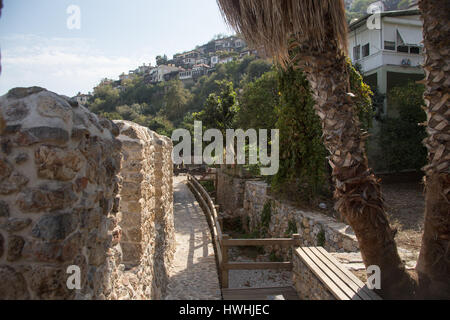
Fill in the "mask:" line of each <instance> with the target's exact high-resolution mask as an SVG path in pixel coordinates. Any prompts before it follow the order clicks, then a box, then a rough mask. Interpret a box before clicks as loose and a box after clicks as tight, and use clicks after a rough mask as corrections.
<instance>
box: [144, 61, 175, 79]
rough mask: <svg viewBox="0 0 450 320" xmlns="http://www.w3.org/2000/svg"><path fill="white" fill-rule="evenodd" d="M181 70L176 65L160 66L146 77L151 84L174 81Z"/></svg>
mask: <svg viewBox="0 0 450 320" xmlns="http://www.w3.org/2000/svg"><path fill="white" fill-rule="evenodd" d="M180 70H182V69H180V68H179V67H176V66H175V65H167V66H166V65H160V66H158V67H156V68H154V69H153V70H151V72H150V74H149V75H148V76H147V77H146V81H147V82H150V83H158V82H163V81H168V80H166V79H169V80H170V79H173V78H174V77H176V76H175V73H176V74H177V75H178V73H179V72H180ZM169 74H170V75H169Z"/></svg>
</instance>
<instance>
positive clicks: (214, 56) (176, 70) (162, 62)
mask: <svg viewBox="0 0 450 320" xmlns="http://www.w3.org/2000/svg"><path fill="white" fill-rule="evenodd" d="M251 55H253V56H257V57H259V56H260V55H263V53H262V50H261V49H260V50H256V49H254V48H250V47H249V46H248V45H247V42H246V41H245V40H244V39H243V38H242V37H240V36H237V35H233V36H229V37H222V38H219V39H213V40H211V41H209V42H208V43H206V44H204V45H202V46H198V47H196V48H195V49H193V50H190V51H185V52H183V53H177V54H175V55H174V56H173V58H172V59H170V60H169V59H168V58H167V56H166V55H163V56H157V57H156V66H152V65H151V63H149V64H145V63H144V64H143V65H142V66H139V67H138V68H136V69H135V70H130V71H128V73H125V72H124V73H122V74H121V75H120V76H119V79H118V80H112V79H107V78H105V79H103V80H102V81H101V83H100V84H101V85H105V84H111V85H113V87H115V88H118V89H121V85H122V81H125V80H132V79H133V78H135V77H136V76H142V77H143V78H144V82H146V83H149V84H155V83H159V82H163V81H170V80H173V79H180V80H181V81H183V82H184V83H189V82H191V83H192V82H195V81H196V80H197V79H198V78H200V77H201V76H203V75H208V74H210V73H212V72H214V71H215V67H216V66H217V65H219V64H222V63H228V62H231V61H234V60H240V59H243V58H244V57H245V56H251ZM90 96H91V94H90V93H89V94H82V93H78V95H76V96H75V97H74V98H75V99H76V100H78V102H79V103H82V104H84V103H86V101H88V99H89V97H90Z"/></svg>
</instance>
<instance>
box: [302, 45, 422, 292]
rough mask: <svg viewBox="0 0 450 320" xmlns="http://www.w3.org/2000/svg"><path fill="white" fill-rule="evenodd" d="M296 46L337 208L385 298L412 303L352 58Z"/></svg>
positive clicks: (409, 282) (333, 49)
mask: <svg viewBox="0 0 450 320" xmlns="http://www.w3.org/2000/svg"><path fill="white" fill-rule="evenodd" d="M293 47H295V50H296V51H297V49H298V53H297V57H296V59H294V63H295V65H296V66H297V67H299V68H301V69H303V71H304V72H305V73H306V75H307V77H308V80H309V82H310V84H311V88H312V91H313V94H314V96H315V100H316V106H315V108H316V113H317V114H318V116H319V117H320V119H321V122H322V129H323V141H324V144H325V147H326V148H327V149H328V151H329V152H330V154H331V155H330V157H329V163H330V165H331V167H332V170H333V171H332V172H333V173H332V175H333V180H334V182H335V186H336V190H335V198H336V200H337V202H336V209H337V210H338V211H339V212H340V213H341V214H342V216H343V217H344V218H345V219H346V220H347V222H348V223H349V224H350V225H351V226H352V228H353V230H354V231H355V234H356V237H357V238H358V242H359V247H360V250H361V254H362V257H363V260H364V263H365V265H366V267H369V266H371V265H376V266H379V267H380V270H381V290H380V291H379V293H380V295H381V296H383V297H384V298H385V299H399V298H411V297H412V296H413V293H414V291H415V282H414V281H413V280H412V279H411V277H410V276H409V275H408V273H407V272H406V270H405V267H404V264H403V263H402V261H401V259H400V257H399V255H398V252H397V246H396V243H395V241H394V236H395V231H393V230H392V229H391V228H390V226H389V222H388V219H387V216H386V213H385V208H384V204H383V199H382V194H381V190H380V185H379V181H378V180H377V178H376V177H375V175H374V174H373V172H372V171H371V169H370V168H369V167H368V162H367V157H366V154H365V140H366V136H367V134H366V133H364V132H362V131H361V129H360V122H359V119H358V117H357V114H356V111H355V106H354V103H353V102H352V94H351V93H350V83H349V73H348V69H347V68H348V67H347V62H346V57H345V55H344V53H343V52H342V50H340V49H339V48H338V46H337V45H336V43H335V41H333V40H332V39H331V40H330V41H329V42H328V45H327V46H326V47H325V48H323V49H314V48H312V47H309V46H308V45H305V44H303V45H300V44H294V46H293Z"/></svg>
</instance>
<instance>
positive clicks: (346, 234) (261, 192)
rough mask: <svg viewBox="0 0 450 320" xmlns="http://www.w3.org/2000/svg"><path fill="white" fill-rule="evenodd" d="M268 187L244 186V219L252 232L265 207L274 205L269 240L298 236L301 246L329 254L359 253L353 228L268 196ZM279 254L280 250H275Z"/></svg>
mask: <svg viewBox="0 0 450 320" xmlns="http://www.w3.org/2000/svg"><path fill="white" fill-rule="evenodd" d="M268 192H269V186H268V185H267V184H266V183H264V182H261V181H247V182H246V183H245V196H244V217H246V219H247V220H248V227H249V231H250V232H252V231H254V230H256V228H258V227H259V225H260V224H261V213H262V210H263V207H264V204H265V203H266V202H268V201H270V203H271V216H270V223H269V226H268V231H269V234H268V235H267V237H272V238H278V237H285V236H287V235H289V236H290V234H292V233H299V234H300V238H301V240H302V246H322V247H324V248H325V249H326V250H327V251H329V252H356V251H359V249H358V241H357V239H356V236H355V235H354V233H353V230H352V229H351V227H350V226H348V225H346V224H344V223H340V222H337V221H336V220H334V219H333V218H331V217H328V216H325V215H323V214H321V213H318V212H307V211H304V210H300V209H298V208H296V207H295V206H293V205H291V204H289V203H286V202H284V201H280V200H277V199H275V198H274V197H272V196H270V195H269V193H268ZM276 251H280V250H278V249H276Z"/></svg>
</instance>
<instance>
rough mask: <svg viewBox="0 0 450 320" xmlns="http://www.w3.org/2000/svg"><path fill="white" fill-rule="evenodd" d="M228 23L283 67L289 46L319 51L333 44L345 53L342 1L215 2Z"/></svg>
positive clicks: (227, 0) (235, 0)
mask: <svg viewBox="0 0 450 320" xmlns="http://www.w3.org/2000/svg"><path fill="white" fill-rule="evenodd" d="M217 2H218V4H219V7H220V9H221V11H222V15H223V16H224V18H225V20H226V21H227V22H228V24H229V25H230V26H231V27H232V28H234V29H235V30H236V31H237V32H239V33H241V34H243V35H244V37H245V38H246V39H247V41H248V42H249V43H250V44H251V45H253V46H254V47H264V49H265V50H266V51H267V53H268V54H270V55H272V56H274V57H276V58H277V59H278V60H279V62H281V63H282V64H284V63H285V62H288V61H289V54H288V51H289V43H290V40H292V39H293V40H294V41H295V42H296V44H299V45H308V46H310V47H313V48H314V49H315V50H318V51H322V50H323V49H324V47H325V46H324V45H325V44H326V43H329V42H330V41H336V45H337V47H338V48H340V49H341V50H342V51H343V52H347V23H346V20H345V6H344V1H343V0H320V1H318V0H217Z"/></svg>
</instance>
